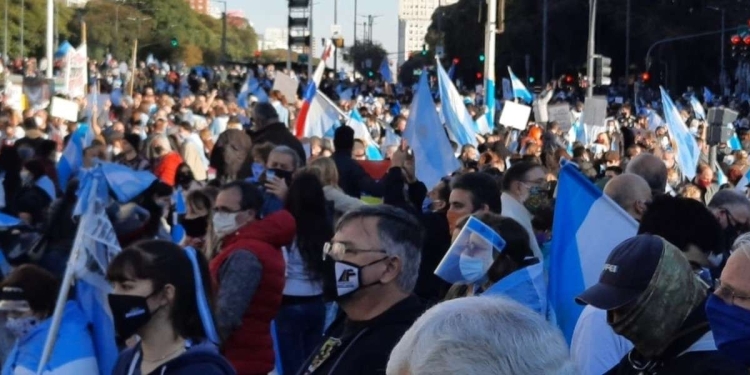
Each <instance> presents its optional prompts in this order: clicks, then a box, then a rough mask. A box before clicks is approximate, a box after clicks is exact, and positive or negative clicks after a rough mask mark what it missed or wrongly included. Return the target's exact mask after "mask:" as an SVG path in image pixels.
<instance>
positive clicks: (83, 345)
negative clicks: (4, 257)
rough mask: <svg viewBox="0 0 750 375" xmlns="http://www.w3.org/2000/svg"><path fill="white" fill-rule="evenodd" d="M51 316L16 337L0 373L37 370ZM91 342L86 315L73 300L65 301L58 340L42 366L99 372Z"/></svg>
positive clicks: (51, 370)
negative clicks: (45, 363) (22, 335)
mask: <svg viewBox="0 0 750 375" xmlns="http://www.w3.org/2000/svg"><path fill="white" fill-rule="evenodd" d="M51 323H52V319H46V320H44V321H43V322H41V323H40V324H39V325H38V326H37V327H36V328H34V329H33V330H32V331H31V332H29V333H28V334H26V336H24V337H21V338H20V339H18V341H16V344H15V345H14V346H13V349H11V351H10V353H9V354H8V358H7V359H6V361H5V363H4V364H3V370H2V375H12V374H15V373H19V372H25V371H27V372H28V373H34V374H35V373H36V370H37V367H38V366H39V360H40V359H41V357H42V352H43V351H44V343H45V341H46V340H47V333H48V332H49V328H50V325H51ZM95 353H96V352H95V350H94V343H93V340H92V338H91V331H90V330H89V328H88V319H86V316H85V315H84V313H83V311H82V310H81V309H80V308H79V307H78V303H77V302H76V301H68V302H67V303H66V304H65V310H64V311H63V316H62V320H61V323H60V331H59V333H58V335H57V343H56V345H55V348H54V350H53V351H52V356H51V357H50V360H49V362H48V363H47V366H46V368H45V372H44V373H45V374H48V375H58V374H59V375H63V374H98V373H99V366H98V365H97V362H96V355H95Z"/></svg>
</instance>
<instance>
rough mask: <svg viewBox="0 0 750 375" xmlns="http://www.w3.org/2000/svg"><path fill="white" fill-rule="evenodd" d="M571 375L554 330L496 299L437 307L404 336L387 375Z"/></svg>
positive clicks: (565, 351)
mask: <svg viewBox="0 0 750 375" xmlns="http://www.w3.org/2000/svg"><path fill="white" fill-rule="evenodd" d="M576 373H577V371H576V369H575V366H574V365H573V362H572V361H570V358H569V356H568V347H567V345H566V344H565V339H564V338H563V336H562V334H561V333H560V331H559V330H557V329H556V328H554V327H553V326H551V325H550V324H549V323H547V322H546V321H545V320H544V318H542V317H541V316H540V315H539V314H537V313H535V312H534V311H531V310H530V309H528V308H526V307H523V306H521V305H520V304H518V303H516V302H514V301H511V300H509V299H507V298H501V297H467V298H460V299H455V300H451V301H447V302H443V303H441V304H439V305H437V306H435V307H433V308H431V309H430V310H429V311H427V312H426V313H425V314H424V315H422V317H420V318H419V319H418V320H417V322H416V323H414V325H413V326H412V327H411V328H410V329H409V330H408V331H407V332H406V334H404V337H403V338H402V339H401V341H399V343H398V344H397V345H396V347H395V348H393V352H391V358H390V360H389V361H388V368H387V370H386V374H388V375H427V374H429V375H454V374H487V375H491V374H514V375H532V374H534V375H535V374H547V375H568V374H570V375H572V374H576Z"/></svg>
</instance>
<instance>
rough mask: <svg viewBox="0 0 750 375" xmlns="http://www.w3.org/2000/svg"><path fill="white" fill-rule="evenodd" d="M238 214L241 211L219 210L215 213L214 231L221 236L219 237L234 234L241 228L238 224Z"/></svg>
mask: <svg viewBox="0 0 750 375" xmlns="http://www.w3.org/2000/svg"><path fill="white" fill-rule="evenodd" d="M238 214H239V212H233V213H225V212H217V213H215V214H214V218H213V220H212V222H213V225H214V232H215V233H216V235H217V236H219V238H223V237H224V236H226V235H228V234H232V233H234V232H235V231H236V230H237V229H239V227H240V226H239V225H237V215H238Z"/></svg>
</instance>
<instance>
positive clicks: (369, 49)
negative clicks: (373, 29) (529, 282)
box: [344, 42, 388, 76]
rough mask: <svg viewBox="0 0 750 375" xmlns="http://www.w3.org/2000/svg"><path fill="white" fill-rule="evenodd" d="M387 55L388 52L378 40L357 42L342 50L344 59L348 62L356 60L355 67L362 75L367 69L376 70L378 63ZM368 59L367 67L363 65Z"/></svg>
mask: <svg viewBox="0 0 750 375" xmlns="http://www.w3.org/2000/svg"><path fill="white" fill-rule="evenodd" d="M387 57H388V52H386V50H385V48H383V46H382V45H381V44H380V43H378V42H374V43H373V42H358V43H357V44H356V45H354V46H351V47H349V48H347V49H346V50H345V52H344V61H346V62H348V63H355V62H356V69H357V71H358V72H359V73H360V74H362V75H363V76H367V73H368V72H369V71H374V72H377V71H378V68H379V67H380V64H382V63H383V59H385V58H387ZM368 59H369V60H370V62H371V64H370V67H369V68H368V67H367V65H365V63H366V61H367V60H368Z"/></svg>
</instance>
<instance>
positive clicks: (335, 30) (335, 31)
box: [331, 25, 341, 36]
mask: <svg viewBox="0 0 750 375" xmlns="http://www.w3.org/2000/svg"><path fill="white" fill-rule="evenodd" d="M331 35H333V36H338V35H341V25H331Z"/></svg>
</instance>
